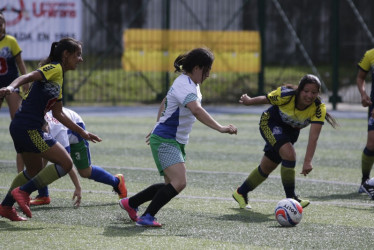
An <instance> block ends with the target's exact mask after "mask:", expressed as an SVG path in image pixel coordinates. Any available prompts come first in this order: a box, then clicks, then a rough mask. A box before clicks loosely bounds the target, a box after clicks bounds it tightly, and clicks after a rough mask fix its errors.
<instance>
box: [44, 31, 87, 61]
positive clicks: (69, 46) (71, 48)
mask: <svg viewBox="0 0 374 250" xmlns="http://www.w3.org/2000/svg"><path fill="white" fill-rule="evenodd" d="M81 45H82V43H81V42H80V41H78V40H75V39H74V38H71V37H67V38H62V39H61V40H60V41H58V42H53V43H52V45H51V51H50V52H49V56H48V57H47V58H45V59H43V60H42V61H40V63H39V66H40V67H41V66H43V65H46V64H48V63H51V62H58V63H62V55H63V53H64V51H65V50H67V51H68V52H69V53H74V52H76V51H77V50H78V49H79V46H81Z"/></svg>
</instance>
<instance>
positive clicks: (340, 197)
mask: <svg viewBox="0 0 374 250" xmlns="http://www.w3.org/2000/svg"><path fill="white" fill-rule="evenodd" d="M364 195H365V198H367V197H368V195H367V194H359V193H357V192H353V193H347V194H330V195H325V196H321V195H318V196H317V195H315V196H308V198H310V199H313V200H314V199H315V200H353V199H361V197H364Z"/></svg>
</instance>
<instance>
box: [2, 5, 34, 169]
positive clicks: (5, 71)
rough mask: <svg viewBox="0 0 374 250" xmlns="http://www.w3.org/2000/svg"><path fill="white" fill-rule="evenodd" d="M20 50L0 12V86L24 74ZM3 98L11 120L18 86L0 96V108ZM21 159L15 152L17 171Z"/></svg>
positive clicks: (15, 108) (24, 69)
mask: <svg viewBox="0 0 374 250" xmlns="http://www.w3.org/2000/svg"><path fill="white" fill-rule="evenodd" d="M21 53H22V50H21V48H20V47H19V45H18V43H17V40H16V38H14V37H13V36H11V35H7V34H6V21H5V17H4V14H3V13H2V12H0V88H3V87H7V86H8V85H9V84H11V82H12V81H13V80H14V79H16V78H17V77H18V71H19V72H20V73H21V74H22V75H24V74H26V73H27V72H26V66H25V63H24V62H23V60H22V56H21ZM28 85H29V84H28V83H27V84H25V85H23V86H22V90H23V92H24V93H26V92H27V91H28V89H29V87H28ZM4 99H5V100H6V102H7V104H8V107H9V114H10V118H11V119H12V120H13V118H14V115H15V113H16V111H17V109H18V108H19V106H20V105H21V102H22V97H21V96H20V91H19V89H18V88H16V89H15V91H14V92H13V93H11V94H10V95H8V96H6V97H1V98H0V109H1V106H2V104H3V101H4ZM23 167H24V166H23V161H22V158H21V155H20V154H17V173H19V172H21V171H22V170H23Z"/></svg>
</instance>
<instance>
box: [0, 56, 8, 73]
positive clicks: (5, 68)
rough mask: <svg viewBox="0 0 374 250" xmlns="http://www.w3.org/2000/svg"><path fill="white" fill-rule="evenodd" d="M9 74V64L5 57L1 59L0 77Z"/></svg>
mask: <svg viewBox="0 0 374 250" xmlns="http://www.w3.org/2000/svg"><path fill="white" fill-rule="evenodd" d="M6 73H8V64H7V63H6V59H5V58H4V57H0V75H5V74H6Z"/></svg>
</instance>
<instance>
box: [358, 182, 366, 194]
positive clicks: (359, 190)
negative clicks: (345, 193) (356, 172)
mask: <svg viewBox="0 0 374 250" xmlns="http://www.w3.org/2000/svg"><path fill="white" fill-rule="evenodd" d="M358 193H359V194H362V193H365V190H364V184H361V185H360V187H359V188H358Z"/></svg>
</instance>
